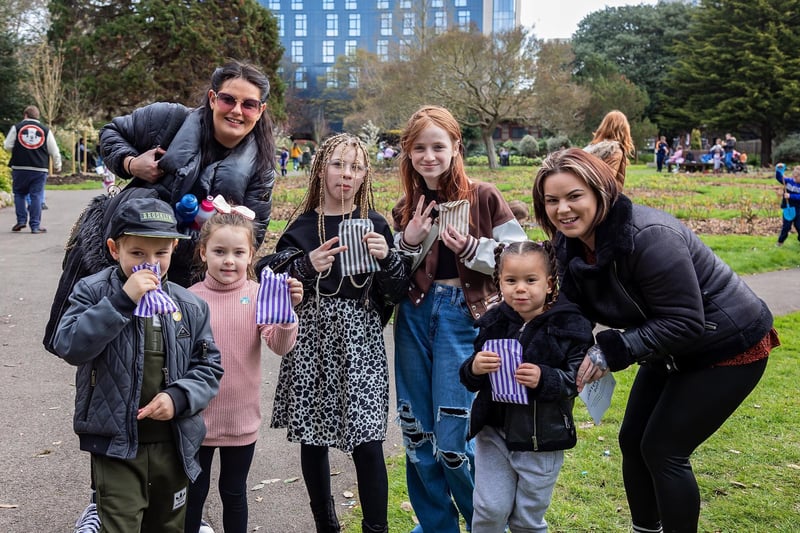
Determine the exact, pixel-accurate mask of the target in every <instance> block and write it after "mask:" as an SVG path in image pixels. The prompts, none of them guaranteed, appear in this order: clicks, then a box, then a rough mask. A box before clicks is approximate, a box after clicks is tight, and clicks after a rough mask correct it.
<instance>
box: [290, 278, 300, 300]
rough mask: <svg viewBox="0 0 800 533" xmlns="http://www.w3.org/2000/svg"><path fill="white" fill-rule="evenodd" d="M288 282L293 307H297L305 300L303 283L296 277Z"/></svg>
mask: <svg viewBox="0 0 800 533" xmlns="http://www.w3.org/2000/svg"><path fill="white" fill-rule="evenodd" d="M288 283H289V296H291V298H292V307H297V304H299V303H300V302H302V301H303V284H302V283H300V282H299V281H298V280H296V279H294V278H289V279H288Z"/></svg>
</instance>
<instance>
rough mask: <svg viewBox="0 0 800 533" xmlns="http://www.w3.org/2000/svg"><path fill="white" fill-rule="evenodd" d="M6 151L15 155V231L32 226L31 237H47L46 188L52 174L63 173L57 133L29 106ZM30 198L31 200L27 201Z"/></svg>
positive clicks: (12, 163)
mask: <svg viewBox="0 0 800 533" xmlns="http://www.w3.org/2000/svg"><path fill="white" fill-rule="evenodd" d="M4 146H5V149H6V150H8V151H10V152H11V160H10V161H9V162H8V164H9V166H10V167H11V189H12V192H13V193H14V211H15V213H16V215H17V223H16V224H14V226H13V227H12V228H11V231H21V230H22V229H24V228H25V226H27V225H28V224H29V223H30V227H31V233H33V234H34V235H36V234H38V233H45V232H46V231H47V229H46V228H44V227H42V225H41V222H42V209H45V208H46V205H45V203H44V186H45V183H46V182H47V175H48V173H49V172H50V163H49V162H50V158H52V159H53V170H54V171H55V172H56V173H58V172H61V152H60V151H59V150H58V144H57V143H56V138H55V136H54V135H53V132H52V131H51V130H50V128H48V127H47V126H45V125H44V124H42V123H41V122H40V121H39V108H38V107H36V106H35V105H29V106H28V107H26V108H25V110H24V111H23V113H22V121H21V122H19V123H17V124H15V125H13V126H11V129H10V130H8V135H6V140H5V143H4ZM26 198H27V199H26Z"/></svg>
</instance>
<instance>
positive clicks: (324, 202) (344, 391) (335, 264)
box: [260, 133, 409, 532]
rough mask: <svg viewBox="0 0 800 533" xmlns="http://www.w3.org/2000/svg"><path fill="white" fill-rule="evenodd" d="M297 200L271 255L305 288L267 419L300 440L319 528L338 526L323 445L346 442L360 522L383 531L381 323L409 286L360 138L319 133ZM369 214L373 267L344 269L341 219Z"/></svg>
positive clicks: (385, 402)
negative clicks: (375, 200)
mask: <svg viewBox="0 0 800 533" xmlns="http://www.w3.org/2000/svg"><path fill="white" fill-rule="evenodd" d="M298 209H299V212H300V214H299V215H297V216H295V215H293V216H292V220H290V222H289V224H288V225H287V228H286V230H285V232H284V233H283V235H282V236H281V238H280V240H279V241H278V244H277V246H276V254H275V255H274V257H277V258H283V259H282V260H281V262H282V264H283V268H285V269H286V270H287V271H288V272H289V274H290V275H292V276H293V277H295V278H297V279H299V280H300V281H301V282H302V283H303V288H304V290H305V292H306V294H307V296H306V298H305V299H304V301H303V302H302V303H301V304H300V305H299V306H298V308H297V313H298V315H299V321H300V329H299V332H298V337H297V345H296V346H295V348H294V349H293V350H292V351H290V352H289V353H288V354H287V355H285V356H284V357H283V360H282V361H281V368H280V375H279V377H278V385H277V388H276V391H275V403H274V411H273V414H272V424H271V426H272V427H273V428H287V438H288V439H289V441H291V442H299V443H301V446H300V459H301V466H302V471H303V479H304V480H305V483H306V488H307V490H308V495H309V498H310V504H311V511H312V513H313V515H314V521H315V523H316V529H317V531H318V532H333V531H340V526H339V522H338V519H337V517H336V510H335V507H334V502H333V498H332V496H331V485H330V483H331V482H330V476H331V473H330V466H329V459H328V448H329V447H330V446H334V447H336V448H339V449H340V450H342V451H344V452H351V451H352V456H353V462H354V463H355V467H356V476H357V479H358V489H359V497H360V499H361V507H362V509H363V514H364V519H363V521H362V530H363V531H364V532H382V531H388V524H387V517H386V513H387V498H388V481H387V476H386V465H385V463H384V458H383V441H384V440H385V438H386V423H387V422H386V420H387V416H388V408H389V370H388V363H387V358H386V348H385V346H384V340H383V328H384V326H385V324H386V322H387V321H388V319H389V316H390V315H391V312H392V310H393V307H394V303H395V302H397V301H398V300H399V299H401V298H402V297H403V296H404V295H405V294H406V293H407V291H408V271H409V264H408V262H407V260H406V259H404V257H405V256H403V255H402V254H400V253H398V252H396V251H395V250H394V249H393V243H392V233H391V230H390V229H389V225H388V223H387V222H386V220H385V219H384V218H383V217H382V216H381V215H380V214H379V213H377V212H376V211H375V210H374V209H373V207H372V168H371V166H370V158H369V154H368V152H367V148H366V146H365V145H364V143H363V142H362V141H361V140H360V139H359V138H358V137H355V136H353V135H349V134H344V133H343V134H339V135H336V136H333V137H330V138H328V139H327V140H325V142H324V143H323V144H322V146H321V147H320V149H319V151H318V152H317V154H316V156H315V157H314V159H313V162H312V165H311V169H310V178H309V186H308V191H307V193H306V196H305V198H304V200H303V203H302V204H301V206H300V207H299V208H298ZM367 217H368V218H369V220H371V221H372V224H373V226H374V229H373V230H372V231H369V232H367V233H366V234H365V236H364V237H363V241H362V242H363V245H364V250H363V251H362V256H365V257H368V256H371V257H373V258H375V259H376V260H377V262H378V264H379V266H380V270H378V271H377V272H372V273H354V274H351V275H343V267H344V266H345V265H346V263H345V260H344V257H343V256H342V255H340V254H341V253H342V252H344V251H345V250H346V248H345V246H340V245H338V244H339V243H340V242H341V241H340V236H339V225H340V223H342V222H343V221H350V220H358V219H365V218H367ZM354 251H355V250H351V251H350V252H354ZM367 254H368V255H367ZM271 259H272V258H269V257H268V258H266V261H263V262H260V264H265V263H266V264H269V262H270V261H271ZM347 264H349V263H347ZM275 269H276V270H277V269H278V267H277V266H276V267H275Z"/></svg>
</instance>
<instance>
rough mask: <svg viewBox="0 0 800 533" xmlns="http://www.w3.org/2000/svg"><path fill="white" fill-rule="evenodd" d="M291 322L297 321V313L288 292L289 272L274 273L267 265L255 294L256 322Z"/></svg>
mask: <svg viewBox="0 0 800 533" xmlns="http://www.w3.org/2000/svg"><path fill="white" fill-rule="evenodd" d="M293 322H297V315H296V314H295V312H294V307H292V295H291V293H290V292H289V274H286V273H282V274H276V273H275V272H273V271H272V269H270V268H269V267H264V270H262V271H261V283H260V284H259V286H258V295H257V296H256V324H291V323H293Z"/></svg>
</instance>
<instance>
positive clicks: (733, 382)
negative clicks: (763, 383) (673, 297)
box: [619, 359, 767, 532]
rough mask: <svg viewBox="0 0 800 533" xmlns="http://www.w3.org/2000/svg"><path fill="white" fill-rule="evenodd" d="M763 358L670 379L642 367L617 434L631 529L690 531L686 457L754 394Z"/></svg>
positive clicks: (694, 513)
mask: <svg viewBox="0 0 800 533" xmlns="http://www.w3.org/2000/svg"><path fill="white" fill-rule="evenodd" d="M766 366H767V359H763V360H760V361H756V362H754V363H750V364H748V365H741V366H720V367H714V368H706V369H702V370H694V371H689V372H678V373H675V374H667V372H666V370H665V369H664V367H663V366H660V365H643V366H642V367H641V368H640V369H639V373H638V374H637V375H636V379H635V381H634V383H633V387H632V388H631V393H630V397H629V398H628V404H627V407H626V410H625V418H624V420H623V421H622V427H621V428H620V432H619V445H620V449H621V451H622V476H623V479H624V482H625V493H626V495H627V498H628V505H629V506H630V510H631V518H632V520H633V524H634V525H636V526H639V527H643V528H650V529H653V530H657V528H658V525H659V522H660V524H661V525H662V526H663V528H664V531H665V532H695V531H697V521H698V518H699V516H700V491H699V490H698V487H697V480H696V479H695V477H694V473H693V472H692V466H691V464H690V463H689V456H690V455H691V454H692V452H693V451H694V450H695V448H697V447H698V446H699V445H700V444H701V443H702V442H703V441H705V440H706V439H707V438H708V437H710V436H711V435H712V434H713V433H714V432H715V431H716V430H717V429H719V427H720V426H722V424H723V423H724V422H725V420H726V419H727V418H728V417H729V416H731V414H733V412H734V411H735V410H736V408H737V407H739V405H740V404H741V403H742V402H743V401H744V399H745V398H746V397H747V396H748V395H749V394H750V392H751V391H752V390H753V389H754V388H755V386H756V384H757V383H758V381H759V379H761V376H762V374H763V373H764V369H765V368H766Z"/></svg>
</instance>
